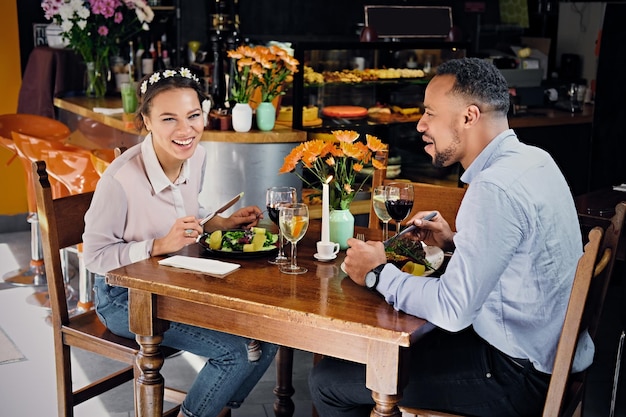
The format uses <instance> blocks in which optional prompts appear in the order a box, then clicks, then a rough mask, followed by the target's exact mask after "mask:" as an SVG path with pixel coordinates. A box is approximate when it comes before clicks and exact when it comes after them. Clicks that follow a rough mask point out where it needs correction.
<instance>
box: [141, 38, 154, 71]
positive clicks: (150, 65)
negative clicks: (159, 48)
mask: <svg viewBox="0 0 626 417" xmlns="http://www.w3.org/2000/svg"><path fill="white" fill-rule="evenodd" d="M151 48H152V49H154V45H151ZM153 72H154V57H153V56H152V53H151V52H150V50H149V49H146V50H145V51H143V55H142V56H141V73H142V74H143V76H144V77H145V76H146V75H149V74H152V73H153Z"/></svg>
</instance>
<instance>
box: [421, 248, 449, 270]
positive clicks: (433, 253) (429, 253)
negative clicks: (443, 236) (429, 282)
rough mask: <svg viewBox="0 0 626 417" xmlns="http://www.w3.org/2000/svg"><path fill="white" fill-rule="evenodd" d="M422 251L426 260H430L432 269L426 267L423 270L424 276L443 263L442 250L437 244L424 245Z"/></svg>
mask: <svg viewBox="0 0 626 417" xmlns="http://www.w3.org/2000/svg"><path fill="white" fill-rule="evenodd" d="M424 252H425V253H426V260H427V261H428V262H430V264H431V265H432V267H433V268H434V269H428V270H426V272H424V275H423V276H425V277H427V276H429V275H430V274H432V273H433V272H435V271H436V270H437V269H439V267H440V266H441V265H442V264H443V259H444V255H443V250H441V248H438V247H437V246H428V245H424Z"/></svg>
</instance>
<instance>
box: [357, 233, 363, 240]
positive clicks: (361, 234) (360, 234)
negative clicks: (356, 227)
mask: <svg viewBox="0 0 626 417" xmlns="http://www.w3.org/2000/svg"><path fill="white" fill-rule="evenodd" d="M356 238H357V239H359V240H360V241H362V242H365V233H357V234H356Z"/></svg>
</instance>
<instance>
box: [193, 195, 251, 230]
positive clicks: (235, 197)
mask: <svg viewBox="0 0 626 417" xmlns="http://www.w3.org/2000/svg"><path fill="white" fill-rule="evenodd" d="M242 196H243V191H242V192H240V193H239V194H237V195H236V196H234V197H233V198H232V199H231V200H230V201H229V202H228V203H226V204H224V205H223V206H222V207H220V208H218V209H217V210H215V211H214V212H213V213H209V215H208V216H206V217H205V218H204V219H202V220H200V226H204V224H205V223H206V222H208V221H209V220H211V219H212V218H213V217H215V216H217V215H218V214H220V213H223V212H224V211H226V210H228V209H229V208H231V207H232V206H233V205H234V204H235V203H236V202H237V201H239V199H240V198H241V197H242Z"/></svg>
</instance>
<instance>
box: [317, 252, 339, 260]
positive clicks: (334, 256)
mask: <svg viewBox="0 0 626 417" xmlns="http://www.w3.org/2000/svg"><path fill="white" fill-rule="evenodd" d="M313 257H314V258H315V259H317V260H318V261H332V260H333V259H335V258H336V257H337V255H333V256H331V257H329V258H323V257H322V256H320V254H319V253H314V254H313Z"/></svg>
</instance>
